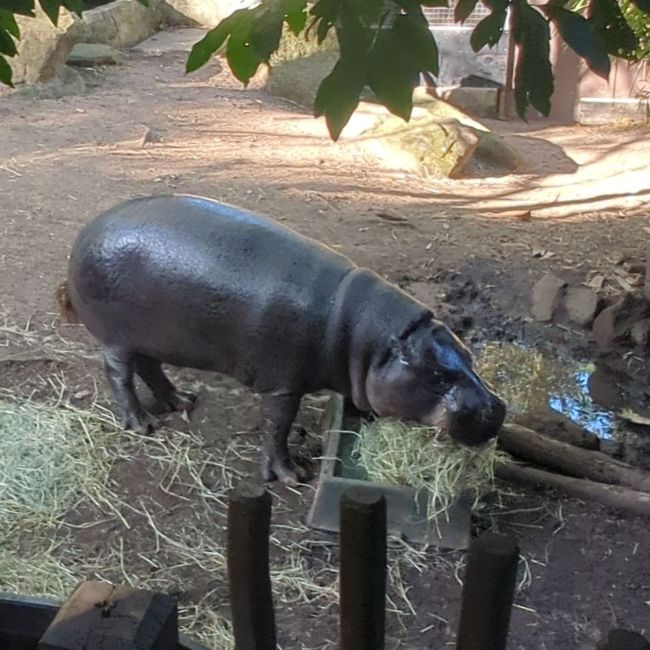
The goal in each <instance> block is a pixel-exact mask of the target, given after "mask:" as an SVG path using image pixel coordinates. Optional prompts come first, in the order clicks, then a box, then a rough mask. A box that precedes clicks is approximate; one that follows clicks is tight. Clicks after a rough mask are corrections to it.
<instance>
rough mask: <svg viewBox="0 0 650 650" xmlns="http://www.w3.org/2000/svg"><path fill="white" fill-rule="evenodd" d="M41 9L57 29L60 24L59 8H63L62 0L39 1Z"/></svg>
mask: <svg viewBox="0 0 650 650" xmlns="http://www.w3.org/2000/svg"><path fill="white" fill-rule="evenodd" d="M38 2H39V4H40V5H41V9H43V11H44V12H45V13H46V15H47V17H48V18H49V19H50V22H51V23H52V24H53V25H54V26H55V27H56V25H57V23H58V22H59V8H60V7H61V1H60V0H38Z"/></svg>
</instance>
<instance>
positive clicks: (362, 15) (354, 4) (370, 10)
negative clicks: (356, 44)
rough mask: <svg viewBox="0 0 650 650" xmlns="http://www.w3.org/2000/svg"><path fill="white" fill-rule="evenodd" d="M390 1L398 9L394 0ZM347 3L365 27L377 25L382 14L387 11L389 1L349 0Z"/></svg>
mask: <svg viewBox="0 0 650 650" xmlns="http://www.w3.org/2000/svg"><path fill="white" fill-rule="evenodd" d="M388 2H389V3H390V4H391V5H392V6H393V8H394V10H396V9H397V7H396V4H395V3H394V2H392V0H388ZM346 5H347V6H348V7H349V8H350V9H351V10H352V11H353V12H354V13H355V14H356V16H357V18H358V19H359V22H360V23H361V25H363V26H364V27H376V26H377V25H378V24H379V22H380V19H381V16H382V14H384V13H385V12H386V11H387V6H386V5H387V3H386V2H384V0H347V3H346Z"/></svg>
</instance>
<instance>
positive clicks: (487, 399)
mask: <svg viewBox="0 0 650 650" xmlns="http://www.w3.org/2000/svg"><path fill="white" fill-rule="evenodd" d="M366 394H367V396H368V401H369V403H370V406H371V407H372V410H373V411H374V412H375V413H376V414H377V415H378V416H380V417H384V416H393V417H398V418H401V419H404V420H414V421H418V422H422V423H425V424H430V425H434V426H440V427H441V428H442V429H443V431H446V432H448V433H449V435H450V436H451V437H452V438H453V439H454V440H456V441H457V442H460V443H462V444H464V445H470V446H473V445H480V444H482V443H484V442H487V441H488V440H490V439H491V438H494V437H495V436H496V435H497V434H498V433H499V430H500V429H501V425H502V424H503V420H504V418H505V414H506V407H505V404H504V403H503V401H502V400H501V399H499V397H498V396H497V395H495V393H494V392H493V391H492V390H491V389H490V388H489V387H488V386H487V385H486V383H485V382H484V381H483V380H482V379H481V378H480V377H479V376H478V375H477V374H476V372H475V371H474V369H473V367H472V357H471V354H470V352H469V350H468V349H467V348H466V347H465V346H464V345H463V343H462V342H461V341H460V339H459V338H458V337H457V336H455V335H454V334H453V333H452V332H451V331H450V330H449V329H448V328H447V327H446V326H445V325H443V324H442V323H441V322H439V321H435V320H431V321H429V322H428V323H426V324H423V325H421V326H419V327H418V328H417V329H415V330H414V331H413V332H411V333H410V334H408V335H407V336H406V337H405V338H404V339H393V340H392V342H391V346H390V348H389V350H387V351H386V353H385V354H384V355H383V357H382V358H381V359H379V360H378V362H377V363H376V364H374V365H373V366H372V367H371V368H370V370H369V372H368V375H367V378H366Z"/></svg>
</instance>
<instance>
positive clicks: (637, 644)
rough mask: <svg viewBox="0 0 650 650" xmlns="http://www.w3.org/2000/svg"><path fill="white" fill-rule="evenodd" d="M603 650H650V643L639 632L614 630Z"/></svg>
mask: <svg viewBox="0 0 650 650" xmlns="http://www.w3.org/2000/svg"><path fill="white" fill-rule="evenodd" d="M600 648H601V650H650V643H649V642H648V641H647V639H646V638H645V637H643V636H642V635H641V634H639V633H638V632H632V631H630V630H621V629H617V630H612V631H611V632H610V633H609V634H608V635H607V641H606V642H605V644H604V645H601V646H600Z"/></svg>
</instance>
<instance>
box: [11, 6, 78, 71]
mask: <svg viewBox="0 0 650 650" xmlns="http://www.w3.org/2000/svg"><path fill="white" fill-rule="evenodd" d="M16 18H17V21H18V25H19V27H20V33H21V38H20V41H19V43H18V55H17V56H15V57H13V58H11V59H9V64H10V65H11V69H12V71H13V81H14V83H35V82H38V81H47V80H48V79H52V78H53V77H54V76H56V74H57V73H58V72H59V71H60V70H61V69H62V68H63V66H64V65H65V62H66V60H67V58H68V56H69V54H70V52H71V51H72V48H73V47H74V45H75V43H77V42H79V41H80V40H81V39H82V37H83V23H82V21H81V19H79V18H78V17H77V16H75V15H73V14H72V13H70V12H69V11H67V10H66V9H63V8H62V9H61V13H60V15H59V22H58V25H57V26H56V27H55V26H54V25H53V24H52V22H51V21H50V19H49V18H48V17H47V16H46V14H45V12H43V11H42V10H41V9H40V8H38V9H36V17H35V18H27V17H23V16H17V17H16Z"/></svg>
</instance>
